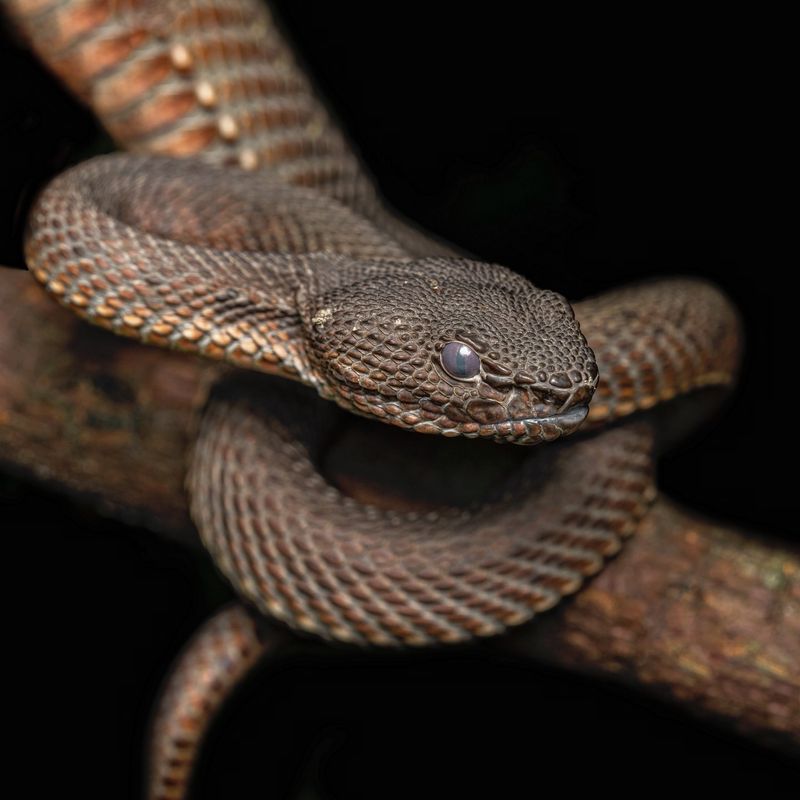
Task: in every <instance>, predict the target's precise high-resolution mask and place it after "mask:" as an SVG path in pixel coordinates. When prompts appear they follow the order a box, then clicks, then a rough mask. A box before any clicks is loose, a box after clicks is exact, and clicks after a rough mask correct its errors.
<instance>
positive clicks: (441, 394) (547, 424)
mask: <svg viewBox="0 0 800 800" xmlns="http://www.w3.org/2000/svg"><path fill="white" fill-rule="evenodd" d="M334 272H335V274H336V275H337V277H336V278H335V279H334V278H332V277H331V278H328V279H327V283H328V285H327V286H325V285H324V284H325V283H326V279H322V280H320V282H319V286H318V288H319V291H317V292H314V293H307V294H306V296H305V297H304V300H303V303H302V304H301V306H302V308H301V316H302V318H303V323H304V327H305V335H306V338H307V347H308V352H309V356H310V361H311V362H312V364H313V367H314V370H315V373H316V376H315V377H316V381H315V382H316V384H317V386H318V388H319V390H320V392H321V393H322V394H323V395H324V396H326V397H329V398H330V399H333V400H335V401H336V402H338V403H339V404H340V405H342V406H344V407H345V408H347V409H348V410H350V411H355V412H357V413H360V414H363V415H365V416H373V417H377V418H379V419H381V420H383V421H384V422H388V423H390V424H392V425H396V426H399V427H403V428H408V429H410V430H414V431H418V432H420V433H436V434H441V435H443V436H468V437H474V438H478V437H480V438H490V439H494V440H496V441H503V442H513V443H516V444H536V443H538V442H542V441H551V440H553V439H557V438H558V437H560V436H562V435H565V434H568V433H572V432H573V431H574V430H576V429H577V428H578V426H579V425H580V424H581V423H582V422H583V420H584V419H585V418H586V415H587V413H588V403H589V400H590V399H591V397H592V394H593V393H594V389H595V386H596V385H597V377H598V370H597V365H596V363H595V359H594V354H593V353H592V351H591V349H590V348H589V346H588V344H587V343H586V340H585V339H584V337H583V335H582V334H581V331H580V326H579V325H578V322H577V320H576V319H575V315H574V313H573V311H572V308H571V306H570V305H569V303H568V302H567V301H566V300H565V299H564V298H563V297H562V296H561V295H559V294H556V293H555V292H551V291H546V290H542V289H538V288H536V287H535V286H534V285H533V284H532V283H530V282H529V281H528V280H527V279H525V278H523V277H522V276H520V275H517V274H516V273H514V272H512V271H511V270H508V269H506V268H505V267H501V266H498V265H496V264H485V263H479V262H473V261H468V260H466V259H455V258H450V259H442V258H429V259H422V260H417V261H397V262H389V261H380V262H358V263H355V264H352V265H350V266H349V267H348V268H347V269H341V268H339V269H337V270H335V271H332V272H331V273H330V274H331V275H332V274H334Z"/></svg>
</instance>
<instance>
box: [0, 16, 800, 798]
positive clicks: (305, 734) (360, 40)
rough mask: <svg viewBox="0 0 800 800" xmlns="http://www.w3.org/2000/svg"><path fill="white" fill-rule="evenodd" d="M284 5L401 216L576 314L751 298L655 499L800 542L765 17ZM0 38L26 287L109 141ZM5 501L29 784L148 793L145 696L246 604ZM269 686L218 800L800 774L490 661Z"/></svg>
mask: <svg viewBox="0 0 800 800" xmlns="http://www.w3.org/2000/svg"><path fill="white" fill-rule="evenodd" d="M275 5H276V6H277V7H278V9H279V10H280V11H281V13H282V18H283V20H284V21H285V24H286V26H287V28H288V29H289V31H290V32H291V34H292V36H293V38H294V40H295V41H296V43H297V45H298V47H299V48H300V50H301V52H302V54H303V57H304V59H305V60H306V62H307V64H308V65H309V67H310V68H311V69H312V71H313V74H314V75H315V76H316V79H317V82H318V84H319V86H320V88H321V89H322V91H323V92H324V94H325V95H326V96H327V97H328V98H329V100H330V101H331V103H332V105H333V106H334V108H335V109H336V111H337V113H338V115H339V116H340V118H341V119H342V120H343V123H344V125H345V126H346V128H347V130H348V131H349V133H350V134H351V136H352V138H353V140H354V141H356V142H357V143H358V145H359V147H360V149H361V152H362V154H363V156H364V157H365V159H366V161H367V162H368V163H369V165H370V166H371V168H372V170H373V171H374V173H375V174H376V176H377V178H378V180H379V183H380V185H381V187H382V189H383V191H384V193H385V195H386V196H387V197H388V198H389V199H390V201H391V202H392V203H393V204H394V205H395V206H396V207H397V208H399V209H401V210H402V211H403V212H404V213H405V214H406V215H408V216H409V217H411V218H413V219H416V220H418V221H419V222H420V223H422V224H423V225H424V226H425V227H427V228H429V229H431V230H433V231H436V232H438V233H439V234H441V235H442V236H444V237H445V238H447V239H450V240H452V241H454V242H457V243H458V244H460V245H462V246H464V247H466V248H467V249H469V250H470V251H472V252H473V253H475V254H476V255H477V256H479V257H481V258H485V259H487V260H495V261H500V262H502V263H505V264H507V265H509V266H511V267H513V268H515V269H517V270H518V271H521V272H524V273H526V274H527V275H529V276H530V277H531V278H532V279H533V280H534V281H535V282H536V283H538V284H540V285H543V286H547V287H548V288H552V289H556V290H558V291H561V292H563V293H565V294H566V295H567V296H569V297H571V298H576V299H577V298H579V297H582V296H585V295H588V294H592V293H596V292H599V291H602V290H604V289H606V288H609V287H611V286H615V285H618V284H619V283H621V282H623V281H627V280H635V279H639V278H643V277H648V276H653V275H665V274H676V273H681V274H688V275H697V276H702V277H706V278H710V279H712V280H714V281H715V282H717V283H718V284H719V285H721V286H722V287H723V288H724V289H725V290H726V291H727V292H728V293H729V294H730V296H731V297H732V298H733V300H734V301H735V302H736V304H737V305H738V307H739V308H740V310H741V312H742V316H743V321H744V325H745V331H746V337H747V342H748V347H747V352H746V355H745V361H744V366H743V371H742V376H741V386H740V388H739V390H738V391H737V393H736V395H735V396H734V397H733V398H732V399H731V400H730V402H729V403H728V404H727V406H726V407H725V408H724V409H723V411H722V412H721V413H720V415H719V416H718V418H717V419H716V420H715V422H714V424H713V425H710V426H708V427H707V428H705V429H704V430H703V431H702V432H701V433H698V434H697V435H695V436H694V437H693V438H691V439H690V440H689V441H687V442H685V443H684V444H682V445H681V446H680V447H679V448H678V449H677V450H676V451H675V452H673V453H671V454H669V455H668V456H667V457H666V458H665V459H664V460H663V461H662V464H661V468H660V483H661V486H662V488H663V489H664V491H665V492H666V493H668V494H669V495H671V496H672V497H674V498H676V499H678V500H679V501H681V502H683V503H685V504H687V505H690V506H692V507H694V508H697V509H700V510H701V511H703V512H704V513H706V514H708V515H709V516H712V517H714V518H717V519H720V520H722V521H725V522H731V523H734V524H737V525H740V526H744V527H747V528H750V529H753V530H758V531H765V532H770V533H773V534H776V535H779V536H782V537H784V538H787V537H792V536H793V535H794V528H795V526H794V516H795V514H794V512H795V509H796V508H797V502H796V497H795V492H794V478H795V474H796V468H795V467H794V461H795V459H794V452H795V450H794V447H795V441H796V440H795V438H794V436H793V435H792V434H791V432H790V431H791V429H792V428H793V427H794V425H793V422H792V411H793V409H792V404H793V399H792V398H793V396H794V392H795V391H796V390H795V389H794V388H793V383H794V382H795V381H794V375H795V373H796V363H797V359H796V356H795V348H794V346H793V345H792V336H793V334H792V329H793V328H794V325H795V317H796V314H793V313H792V307H793V305H794V301H793V300H792V292H791V290H789V289H788V288H787V286H788V284H787V281H789V277H787V272H789V273H790V267H791V266H793V265H790V264H789V263H788V259H785V258H783V257H782V256H781V255H780V253H779V252H778V251H777V249H776V248H775V246H774V245H773V239H774V236H775V233H776V232H777V231H778V230H779V229H780V225H779V224H778V223H777V222H776V219H777V218H778V215H777V212H776V210H775V207H776V200H777V198H778V195H779V188H780V185H781V182H782V180H783V178H782V176H783V172H784V170H785V168H786V161H787V159H786V158H785V157H784V156H785V154H786V153H787V152H788V150H787V149H782V148H783V145H782V143H781V140H780V136H779V132H780V130H781V128H782V122H781V119H780V112H781V103H780V102H779V101H778V100H776V99H775V96H776V95H777V94H778V93H779V87H776V80H778V79H779V73H778V70H777V67H776V65H773V63H772V60H771V56H770V53H769V49H770V48H769V41H768V40H767V41H766V42H765V41H764V39H763V36H762V32H760V31H758V30H757V28H756V27H755V26H754V24H753V21H752V20H748V19H743V18H742V19H737V18H735V17H732V16H731V15H730V14H729V13H728V14H727V15H726V16H724V17H723V16H720V15H717V14H712V13H711V12H708V14H707V15H706V16H703V15H701V14H699V13H698V11H697V10H696V9H691V8H688V9H683V10H681V9H680V8H678V7H676V6H670V7H669V8H668V9H664V10H663V11H662V12H656V11H654V10H651V11H648V12H646V13H643V12H642V11H639V12H636V13H632V12H630V11H625V12H623V11H620V12H618V13H614V12H613V11H611V10H609V9H608V8H602V10H601V9H600V8H599V7H598V9H597V10H596V11H594V12H587V11H585V10H581V11H580V12H579V11H578V10H577V9H570V8H563V9H561V10H554V9H553V8H552V7H551V6H549V5H545V4H542V5H538V6H528V7H524V8H523V6H522V4H511V3H494V4H491V5H488V6H482V7H475V8H474V9H468V8H466V7H465V6H462V5H455V4H453V5H451V4H438V5H436V6H435V7H432V6H431V5H430V4H423V3H414V2H411V3H404V4H402V5H385V4H372V7H371V10H367V11H365V10H364V9H363V8H356V4H342V3H337V4H333V3H322V2H311V0H302V1H301V0H291V2H290V1H289V0H282V1H281V2H279V3H276V4H275ZM359 5H360V4H359ZM2 35H3V39H2V40H0V52H2V56H3V60H4V62H5V63H4V64H3V71H2V74H3V75H4V76H5V77H4V80H3V89H2V95H3V97H4V98H6V99H7V103H6V106H5V108H6V111H5V112H4V113H3V115H2V117H0V125H1V126H2V127H0V136H1V137H2V142H0V144H2V150H0V153H1V154H2V155H1V156H0V158H2V161H0V174H2V176H3V181H2V185H0V214H1V216H0V263H4V264H8V265H12V266H16V265H21V257H20V254H19V238H20V234H21V229H22V224H23V221H24V214H25V211H26V208H27V206H28V204H29V202H30V199H31V198H32V195H33V194H34V192H35V191H36V189H37V187H38V186H39V185H40V184H41V183H42V182H43V181H44V180H45V179H46V178H47V177H48V176H50V175H52V174H53V173H55V172H56V171H58V170H59V169H61V168H63V166H64V165H65V164H67V163H69V162H70V161H73V160H77V159H79V158H80V157H81V156H82V155H83V154H85V153H86V152H89V151H90V150H91V149H92V148H93V147H96V143H97V141H98V134H97V131H96V129H95V127H94V125H93V123H92V121H91V118H90V116H89V115H88V114H87V113H86V112H84V111H82V110H81V109H80V108H79V107H78V106H77V105H75V104H74V103H73V102H72V101H71V100H70V99H69V98H68V97H67V96H66V95H65V94H64V93H63V92H62V91H61V90H60V88H59V87H58V86H57V84H56V83H55V82H54V81H53V80H52V79H50V78H49V76H47V74H46V73H45V72H44V71H43V70H42V69H41V68H39V67H38V66H37V64H36V63H35V62H34V61H33V59H32V58H31V57H30V56H29V55H28V54H27V53H26V52H25V50H24V48H22V47H21V46H19V45H18V44H16V43H15V41H14V40H13V38H11V37H9V36H8V35H7V33H5V34H2ZM101 146H102V145H101ZM790 436H791V438H790ZM0 481H2V482H0V500H2V502H3V530H4V533H6V537H7V541H9V542H11V543H13V550H12V552H13V555H10V556H9V558H10V559H11V562H12V563H16V564H19V565H20V567H19V576H20V577H21V578H22V579H23V580H22V581H21V588H20V589H19V590H18V591H17V592H16V593H15V594H14V595H13V600H12V602H13V603H14V604H15V605H14V608H15V609H19V610H21V611H23V612H24V613H15V614H13V615H11V618H12V619H13V620H22V625H21V629H20V631H19V635H18V638H17V639H16V641H18V642H19V643H20V645H21V647H20V650H19V652H21V653H22V656H21V658H20V659H19V661H20V663H21V665H22V671H23V675H22V676H21V677H23V678H25V680H24V682H23V686H24V687H25V688H23V689H21V692H22V693H23V694H24V695H25V697H26V698H27V699H28V703H29V706H28V707H27V711H26V713H25V714H24V715H23V718H22V722H21V724H22V725H23V726H24V727H23V730H25V731H29V733H26V734H25V736H24V737H23V738H24V741H25V742H26V743H27V744H29V745H30V747H31V748H36V749H37V751H38V752H39V754H40V755H41V753H42V752H46V753H48V754H49V755H48V758H49V757H50V755H52V761H51V762H50V763H52V764H53V768H52V770H45V771H43V772H42V773H41V774H38V775H37V780H39V781H43V780H44V781H47V780H51V779H52V780H54V781H56V782H57V783H59V784H60V785H62V786H63V787H65V788H73V787H75V786H78V785H80V786H82V787H83V788H84V792H83V795H84V796H97V797H132V796H136V795H135V792H136V781H137V780H138V775H139V772H140V763H139V759H140V751H141V745H140V742H141V740H142V738H143V729H144V725H145V724H146V719H147V713H148V708H149V705H150V703H151V700H152V693H153V692H154V691H155V690H156V687H157V686H158V683H159V680H160V678H161V676H162V675H163V672H164V669H165V668H166V665H167V664H168V663H169V661H170V659H171V658H172V657H173V656H174V653H175V651H176V649H177V648H178V647H179V646H180V643H181V642H182V641H184V640H185V638H186V637H187V636H188V634H189V632H190V631H191V630H192V629H193V628H194V627H195V626H196V625H197V624H199V622H200V621H201V620H202V619H203V618H204V617H205V616H206V615H207V613H208V611H209V609H211V608H213V607H214V606H215V605H216V604H218V603H219V601H220V600H221V599H222V598H223V597H224V596H226V594H225V593H226V590H225V589H224V588H223V587H222V586H221V585H220V584H219V582H218V581H217V579H216V578H215V576H214V573H213V570H212V568H211V567H209V566H208V565H207V563H206V561H205V559H204V557H203V556H202V555H200V554H193V553H189V552H185V551H184V550H182V549H181V548H179V547H177V546H176V545H172V544H169V543H163V542H161V541H160V540H157V539H155V538H154V537H153V536H152V535H150V534H148V533H146V532H144V531H137V530H133V529H129V528H125V527H123V526H121V525H118V524H116V523H113V522H111V521H109V520H105V519H102V518H99V517H97V516H96V515H94V514H93V513H92V512H91V511H90V510H88V509H84V508H81V507H76V506H74V505H72V504H71V503H69V502H68V501H66V500H63V499H60V498H56V497H54V496H51V495H50V494H48V493H46V492H43V491H42V490H40V489H37V488H36V487H34V486H32V485H29V484H27V483H25V482H21V481H17V480H12V479H10V478H2V479H0ZM14 635H15V636H17V633H16V632H15V633H14ZM42 665H44V667H45V668H44V669H42ZM261 678H262V679H261V680H260V681H255V682H253V684H252V686H251V688H250V689H249V690H248V691H246V692H245V693H244V694H243V695H242V699H241V701H239V702H237V703H234V704H232V707H231V708H230V709H229V710H228V711H226V713H225V715H224V717H223V722H222V724H221V725H220V726H218V727H217V729H216V730H215V733H214V735H213V737H212V740H211V743H210V746H209V748H208V754H207V758H206V759H205V761H204V763H203V767H202V772H201V779H202V780H201V783H202V785H203V786H205V791H204V793H201V796H203V797H231V798H238V797H261V796H264V797H267V796H269V797H283V796H289V797H302V798H304V799H305V798H312V797H322V798H336V799H337V800H340V799H341V800H353V798H361V797H462V796H465V797H473V796H474V797H515V796H517V795H518V794H521V792H523V791H524V792H525V795H526V796H527V795H528V794H532V793H533V792H535V791H537V789H538V788H539V787H540V785H541V781H543V780H548V782H549V780H550V779H552V780H556V781H558V782H559V783H562V782H563V785H564V786H571V787H573V788H574V789H576V790H579V789H586V790H589V789H591V788H592V787H599V786H602V787H603V788H604V789H609V790H616V791H618V792H621V793H622V794H626V793H629V792H630V793H632V792H633V791H635V790H637V789H638V788H640V787H641V786H642V784H641V780H642V776H644V777H645V779H646V780H647V781H648V782H652V783H653V784H655V785H658V786H659V787H668V786H669V785H671V784H673V783H674V785H675V786H676V787H680V786H685V785H687V784H688V782H690V781H691V782H692V785H698V784H697V782H698V781H700V782H707V785H708V786H709V787H711V786H714V787H715V788H717V789H725V788H727V787H734V786H736V787H738V788H742V787H745V786H747V785H748V784H749V783H751V784H752V786H753V787H759V788H761V789H770V788H775V786H776V785H777V783H778V782H780V781H781V780H782V779H784V778H785V777H786V776H788V775H789V773H790V772H792V771H794V770H796V765H792V764H791V763H789V762H787V761H785V760H783V759H780V758H779V757H777V756H774V755H772V754H767V753H764V752H762V751H761V750H759V749H758V748H756V747H754V746H752V745H749V744H745V743H742V742H739V741H737V740H734V739H732V738H729V737H727V736H725V735H723V734H721V733H719V732H716V731H713V730H711V731H710V730H709V729H708V728H706V727H705V726H701V725H699V724H696V723H694V722H693V721H691V720H687V719H684V718H683V717H682V716H680V715H678V714H675V713H674V712H672V711H670V710H668V709H666V708H663V707H661V706H659V705H657V704H655V703H652V702H650V701H646V700H644V699H641V698H636V697H631V696H629V695H626V694H625V693H623V692H621V691H619V690H617V689H614V688H613V687H605V686H597V685H595V684H593V683H591V682H588V681H583V680H580V679H574V678H569V677H564V676H561V675H556V674H551V673H550V672H547V671H544V670H541V669H538V668H537V669H534V668H533V667H531V666H529V665H525V664H520V663H517V662H513V661H511V660H499V659H498V658H497V657H494V656H492V657H490V656H488V655H486V654H483V653H481V652H477V653H474V652H473V653H468V652H458V651H453V652H449V653H446V654H444V655H420V656H418V657H416V658H411V659H409V658H405V657H400V656H386V657H383V658H380V659H378V660H377V661H375V660H370V659H368V658H367V657H365V656H361V655H353V654H348V653H332V654H331V653H329V652H328V651H321V650H317V649H315V648H313V647H311V646H308V647H304V648H301V650H300V651H299V652H297V653H296V654H295V655H293V656H292V657H291V658H289V659H288V660H286V661H284V662H281V663H280V664H279V665H277V666H275V667H273V668H271V670H268V671H266V672H264V673H262V675H261ZM431 772H432V773H433V774H432V775H431V774H430V773H431ZM103 780H105V781H107V783H106V784H105V786H106V788H105V789H103V788H102V787H103V785H104V784H103ZM648 785H649V784H648ZM224 786H226V787H228V788H227V789H223V788H222V787H224Z"/></svg>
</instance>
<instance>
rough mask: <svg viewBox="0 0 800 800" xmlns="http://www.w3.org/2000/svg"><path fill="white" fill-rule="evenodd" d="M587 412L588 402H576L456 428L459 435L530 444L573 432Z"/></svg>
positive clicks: (550, 440)
mask: <svg viewBox="0 0 800 800" xmlns="http://www.w3.org/2000/svg"><path fill="white" fill-rule="evenodd" d="M588 414H589V406H588V405H580V406H573V407H572V408H570V409H569V410H567V411H564V412H561V413H557V414H551V415H548V416H545V417H523V418H521V419H508V420H504V421H501V422H493V423H490V424H486V425H479V426H474V425H472V426H470V425H460V426H458V428H462V429H465V430H458V428H456V430H458V434H459V435H461V436H467V437H471V438H480V439H493V440H494V441H497V442H509V443H511V444H525V445H531V444H539V443H541V442H552V441H554V440H556V439H559V438H560V437H562V436H567V435H569V434H570V433H573V432H574V431H576V430H577V429H578V428H579V427H580V425H581V423H583V421H584V420H585V419H586V417H587V415H588ZM475 427H477V428H478V429H477V431H476V430H474V428H475ZM441 433H442V434H443V435H445V436H447V435H448V432H447V431H441ZM450 435H452V434H450Z"/></svg>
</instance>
